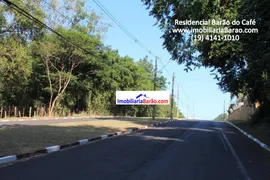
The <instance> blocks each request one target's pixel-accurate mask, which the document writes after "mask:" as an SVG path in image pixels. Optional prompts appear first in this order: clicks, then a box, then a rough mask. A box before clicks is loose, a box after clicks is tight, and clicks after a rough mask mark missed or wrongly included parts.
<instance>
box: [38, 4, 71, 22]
mask: <svg viewBox="0 0 270 180" xmlns="http://www.w3.org/2000/svg"><path fill="white" fill-rule="evenodd" d="M42 1H43V2H44V3H45V4H47V5H48V6H49V7H50V8H52V9H53V10H54V11H55V12H57V13H58V14H60V15H61V16H62V17H63V18H65V19H66V20H68V25H69V24H70V23H71V22H72V20H71V19H69V18H68V17H67V16H65V15H64V14H63V13H61V12H60V11H58V10H57V9H55V7H53V5H51V4H50V3H48V2H47V1H46V0H42Z"/></svg>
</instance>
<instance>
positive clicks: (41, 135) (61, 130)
mask: <svg viewBox="0 0 270 180" xmlns="http://www.w3.org/2000/svg"><path fill="white" fill-rule="evenodd" d="M167 120H168V119H160V118H157V119H156V120H154V121H153V120H152V119H150V118H127V119H122V118H121V120H115V119H112V120H110V119H109V120H91V121H86V122H69V123H55V124H49V125H37V126H33V125H32V126H30V125H11V126H3V127H2V128H0V156H5V155H17V154H22V153H28V152H33V151H35V150H39V149H43V148H45V147H48V146H53V145H63V144H67V143H72V142H75V141H78V140H80V139H85V138H91V137H95V136H99V135H102V134H107V133H113V132H117V131H119V130H125V129H128V128H135V127H141V126H143V125H146V124H153V123H157V122H161V121H167Z"/></svg>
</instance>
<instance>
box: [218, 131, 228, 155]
mask: <svg viewBox="0 0 270 180" xmlns="http://www.w3.org/2000/svg"><path fill="white" fill-rule="evenodd" d="M219 137H220V139H221V141H222V143H223V146H224V149H225V151H226V152H227V146H226V144H225V142H224V140H223V138H222V137H221V135H219Z"/></svg>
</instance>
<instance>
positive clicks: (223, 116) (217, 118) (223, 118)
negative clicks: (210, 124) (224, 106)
mask: <svg viewBox="0 0 270 180" xmlns="http://www.w3.org/2000/svg"><path fill="white" fill-rule="evenodd" d="M227 119H228V115H227V114H226V113H225V114H224V113H222V114H220V115H218V116H217V117H216V118H215V119H214V120H215V121H224V120H227Z"/></svg>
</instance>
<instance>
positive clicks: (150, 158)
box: [0, 121, 270, 180]
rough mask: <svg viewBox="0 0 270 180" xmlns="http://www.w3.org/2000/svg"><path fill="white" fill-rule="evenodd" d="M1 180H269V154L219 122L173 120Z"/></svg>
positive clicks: (44, 160) (24, 166) (14, 170)
mask: <svg viewBox="0 0 270 180" xmlns="http://www.w3.org/2000/svg"><path fill="white" fill-rule="evenodd" d="M0 179H1V180H32V179H33V180H48V179H50V180H60V179H63V180H88V179H89V180H164V179H166V180H176V179H177V180H248V179H255V180H270V153H269V152H267V151H266V150H264V149H262V148H261V147H260V146H259V145H257V144H255V143H254V142H253V141H251V140H250V139H248V138H246V137H245V136H243V135H242V134H240V133H239V132H237V131H236V130H235V129H234V128H232V127H231V126H229V125H228V124H225V123H220V122H209V121H175V122H171V123H168V124H166V125H162V126H160V127H156V128H152V129H149V130H143V131H140V132H136V133H132V134H129V135H126V136H120V137H116V138H112V139H107V140H104V141H100V142H96V143H92V144H88V145H85V146H80V147H75V148H72V149H67V150H64V151H61V152H56V153H52V154H49V155H46V156H42V157H38V158H34V159H31V160H28V161H25V162H19V163H15V164H14V165H11V166H6V167H3V168H0Z"/></svg>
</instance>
